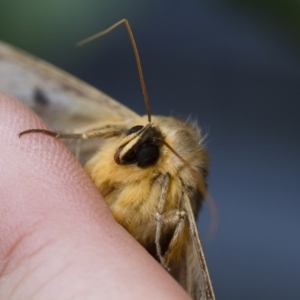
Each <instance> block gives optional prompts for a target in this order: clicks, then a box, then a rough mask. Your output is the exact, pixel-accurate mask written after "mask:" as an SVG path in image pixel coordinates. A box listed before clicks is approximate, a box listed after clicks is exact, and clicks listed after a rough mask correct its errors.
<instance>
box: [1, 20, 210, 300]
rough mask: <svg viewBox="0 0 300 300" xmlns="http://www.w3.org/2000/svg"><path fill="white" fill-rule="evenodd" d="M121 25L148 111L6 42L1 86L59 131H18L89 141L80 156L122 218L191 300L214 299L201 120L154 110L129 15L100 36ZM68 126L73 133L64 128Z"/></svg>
mask: <svg viewBox="0 0 300 300" xmlns="http://www.w3.org/2000/svg"><path fill="white" fill-rule="evenodd" d="M123 23H124V24H125V25H126V28H127V30H128V33H129V36H130V39H131V43H132V46H133V49H134V52H135V56H136V61H137V65H138V70H139V75H140V79H141V82H142V89H143V93H144V95H145V102H146V107H147V113H148V114H147V115H146V116H139V115H137V114H136V113H134V112H133V111H131V110H130V109H128V108H126V107H125V106H123V105H122V104H120V103H118V102H117V101H115V100H114V99H112V98H110V97H109V96H107V95H105V94H104V93H102V92H101V91H99V90H97V89H95V88H93V87H92V86H90V85H88V84H87V83H84V82H83V81H80V80H79V79H77V78H74V77H73V76H71V75H70V74H67V73H65V72H64V71H62V70H59V69H58V68H56V67H54V66H52V65H50V64H48V63H46V62H44V61H42V60H40V59H38V58H35V57H32V56H30V55H28V54H26V53H24V52H22V51H20V50H17V49H15V48H13V47H11V46H9V45H7V44H5V43H3V42H1V43H0V89H1V90H3V91H5V92H7V93H9V94H11V95H13V96H15V97H17V98H18V99H20V100H21V101H23V102H24V103H26V104H27V105H29V106H30V107H31V108H32V109H33V110H34V111H35V112H36V113H37V114H38V115H39V116H41V117H42V118H43V119H44V120H45V121H46V122H47V123H48V124H49V125H50V126H51V128H52V129H53V131H47V130H42V129H24V131H23V132H21V133H20V136H21V135H24V134H29V133H37V132H39V133H43V134H47V135H50V136H52V137H55V138H63V139H76V140H78V141H82V140H84V141H85V142H84V143H83V144H82V145H81V148H80V161H81V162H82V164H84V165H85V170H86V171H87V173H88V174H89V175H90V177H91V179H92V180H93V182H94V183H95V185H96V187H97V188H98V189H99V191H100V192H101V194H102V196H103V197H104V199H105V201H106V203H107V205H108V206H109V208H110V210H111V212H112V214H113V215H114V217H115V219H116V221H117V222H118V223H119V224H121V225H122V226H123V227H124V228H125V229H126V230H127V231H128V232H129V233H130V234H131V235H132V236H133V237H134V238H135V239H136V240H137V241H138V242H139V243H141V244H142V245H143V246H144V247H145V248H146V250H147V251H148V252H149V253H150V254H151V255H152V256H153V257H154V258H155V259H156V260H157V261H158V262H159V263H160V264H161V265H162V266H163V267H164V268H165V269H166V270H168V271H169V272H170V273H171V274H172V276H174V277H175V278H176V279H177V281H178V282H179V283H180V284H181V285H182V286H183V287H184V288H185V289H186V291H187V292H188V293H189V294H190V295H191V296H192V297H193V299H215V296H214V291H213V287H212V283H211V279H210V276H209V272H208V268H207V264H206V261H205V257H204V253H203V249H202V246H201V242H200V238H199V234H198V231H197V226H196V222H195V220H196V218H197V216H198V212H199V209H200V207H201V203H202V201H203V199H204V197H205V196H206V195H207V190H206V189H207V188H206V186H207V185H206V179H207V174H208V167H209V162H208V161H209V160H208V152H207V150H206V148H205V146H204V142H203V140H204V137H203V136H202V134H201V131H200V129H199V128H198V126H197V125H195V123H189V122H186V121H181V120H179V119H177V118H175V117H164V116H152V115H151V113H150V108H149V102H148V97H147V92H146V87H145V85H144V81H143V75H142V70H141V65H140V60H139V55H138V52H137V48H136V45H135V41H134V38H133V35H132V32H131V29H130V27H129V23H128V21H127V20H126V19H123V20H121V21H119V22H118V23H116V24H115V25H113V26H112V27H110V28H108V29H107V30H105V31H103V32H101V33H100V34H98V35H97V36H99V35H103V34H106V33H107V32H109V31H111V30H112V29H113V28H115V27H116V26H118V25H120V24H123ZM94 38H95V36H93V37H92V38H91V39H94ZM89 40H90V39H89ZM84 42H86V41H84ZM74 129H76V131H75V133H74ZM67 130H73V132H72V133H62V132H66V131H67ZM68 146H70V144H69V143H68ZM70 147H71V150H73V151H75V152H76V149H78V147H77V146H76V145H75V147H74V146H73V148H72V146H70ZM77 154H78V153H77Z"/></svg>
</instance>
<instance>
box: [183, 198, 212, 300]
mask: <svg viewBox="0 0 300 300" xmlns="http://www.w3.org/2000/svg"><path fill="white" fill-rule="evenodd" d="M184 209H185V211H186V212H187V216H188V221H189V225H190V243H189V245H188V247H187V250H186V253H185V254H184V257H183V260H182V262H181V265H180V269H179V272H178V280H179V282H180V283H181V285H182V286H183V287H184V288H185V289H186V291H187V292H188V293H189V294H190V295H191V296H192V298H193V299H197V300H200V299H201V300H214V299H215V295H214V291H213V287H212V283H211V280H210V276H209V272H208V268H207V264H206V260H205V257H204V252H203V248H202V245H201V241H200V238H199V234H198V230H197V224H196V221H195V215H194V212H193V209H192V206H191V202H190V199H189V197H188V196H187V195H184Z"/></svg>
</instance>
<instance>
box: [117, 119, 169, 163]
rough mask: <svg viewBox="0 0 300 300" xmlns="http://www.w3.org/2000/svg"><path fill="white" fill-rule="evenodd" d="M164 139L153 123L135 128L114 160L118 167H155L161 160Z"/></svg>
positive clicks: (119, 147) (127, 136) (130, 130)
mask: <svg viewBox="0 0 300 300" xmlns="http://www.w3.org/2000/svg"><path fill="white" fill-rule="evenodd" d="M163 138H164V137H163V134H162V132H161V131H160V129H159V128H158V127H155V126H153V124H151V123H148V124H147V125H145V126H142V125H136V126H133V127H131V128H130V129H129V130H128V131H127V135H126V137H125V138H124V139H123V140H122V141H121V142H120V144H119V145H118V148H117V150H116V152H115V155H114V160H115V162H116V163H117V164H118V165H133V164H136V165H137V166H138V167H140V168H147V167H150V166H153V165H155V164H156V163H157V161H158V159H159V156H160V148H161V145H162V143H161V140H162V139H163Z"/></svg>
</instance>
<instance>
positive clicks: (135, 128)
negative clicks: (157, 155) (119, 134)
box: [127, 125, 144, 135]
mask: <svg viewBox="0 0 300 300" xmlns="http://www.w3.org/2000/svg"><path fill="white" fill-rule="evenodd" d="M143 127H144V126H142V125H136V126H133V127H131V128H130V129H129V130H128V132H127V135H130V134H132V133H135V132H138V131H139V130H141V129H142V128H143Z"/></svg>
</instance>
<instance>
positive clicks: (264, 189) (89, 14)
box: [0, 0, 300, 300]
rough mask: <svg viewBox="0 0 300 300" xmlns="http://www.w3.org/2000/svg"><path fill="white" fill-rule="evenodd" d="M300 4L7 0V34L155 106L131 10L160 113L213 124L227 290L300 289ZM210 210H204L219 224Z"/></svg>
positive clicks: (211, 247)
mask: <svg viewBox="0 0 300 300" xmlns="http://www.w3.org/2000/svg"><path fill="white" fill-rule="evenodd" d="M299 7H300V2H299V1H296V0H294V1H293V0H286V1H283V0H282V1H279V0H277V1H268V0H260V1H258V0H256V1H254V0H252V1H250V0H248V1H237V0H236V1H233V0H232V1H229V0H227V1H201V0H198V1H194V0H185V1H170V0H165V1H159V0H152V1H150V0H144V1H137V0H127V1H121V0H110V1H103V0H97V1H95V0H86V1H79V0H73V1H54V0H52V1H49V0H43V1H37V0H31V1H24V0H23V1H21V0H7V1H4V0H0V39H1V40H4V41H6V42H8V43H11V44H13V45H15V46H17V47H20V48H22V49H24V50H26V51H28V52H30V53H32V54H35V55H37V56H39V57H41V58H44V59H45V60H47V61H49V62H52V63H53V64H55V65H57V66H59V67H61V68H63V69H65V70H67V71H69V72H71V73H72V74H75V75H76V76H78V77H80V78H81V79H83V80H85V81H88V82H89V83H91V84H93V85H95V86H97V87H98V88H100V89H101V90H102V91H104V92H106V93H107V94H109V95H111V96H112V97H114V98H116V99H117V100H119V101H120V102H122V103H123V104H125V105H127V106H128V107H130V108H131V109H133V110H135V111H137V112H138V113H140V114H144V112H145V107H144V103H143V99H142V94H141V90H140V86H139V80H138V76H137V71H136V66H135V62H134V57H133V53H132V50H131V46H130V43H129V40H128V36H127V34H126V31H125V29H124V28H118V29H116V30H115V31H114V32H112V33H111V34H110V35H108V36H105V37H103V38H101V39H100V40H98V41H95V42H93V43H91V44H89V45H86V46H84V47H81V48H76V47H75V43H76V42H77V41H79V40H81V39H82V38H85V37H88V36H90V35H91V34H94V33H96V32H98V31H101V30H103V29H105V28H107V27H108V26H110V25H112V24H113V23H115V22H116V21H118V20H120V19H122V18H124V17H126V18H127V19H129V21H130V24H131V26H132V29H133V32H134V35H135V38H136V42H137V45H138V48H139V52H140V56H141V61H142V65H143V69H144V73H145V74H144V75H145V80H146V84H147V87H148V92H149V97H150V101H151V108H152V112H153V113H154V114H164V115H169V114H171V113H172V114H173V115H175V116H179V117H182V118H186V117H187V116H189V115H191V116H192V117H194V118H197V119H198V120H199V124H200V125H201V126H202V127H203V128H204V131H205V132H209V137H208V147H209V150H210V152H211V160H212V168H211V175H210V180H209V186H210V191H211V194H212V195H213V197H214V199H215V201H216V203H217V206H218V210H219V228H218V232H217V235H216V237H215V239H214V240H213V241H212V242H209V241H207V240H206V239H205V238H203V240H204V244H205V245H204V246H205V251H206V256H207V260H208V265H209V268H210V272H211V276H212V280H213V283H214V286H215V290H216V295H217V298H218V299H246V300H247V299H298V298H299V297H300V286H299V278H300V263H299V258H298V256H299V253H300V241H299V228H300V218H299V211H300V201H299V195H300V186H299V175H300V172H299V169H300V158H299V153H300V138H299V129H300V119H299V111H300V104H299V95H300V84H299V80H300V61H299V58H300V55H299V53H300V51H299V50H300V47H299V45H300V44H299V39H300V34H299V33H300V26H299V22H300V21H299V20H300V8H299ZM208 223H209V216H208V213H207V208H206V207H205V208H204V211H203V213H202V214H201V215H200V221H199V226H200V229H201V233H202V235H203V236H204V233H205V232H206V230H207V227H208Z"/></svg>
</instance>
